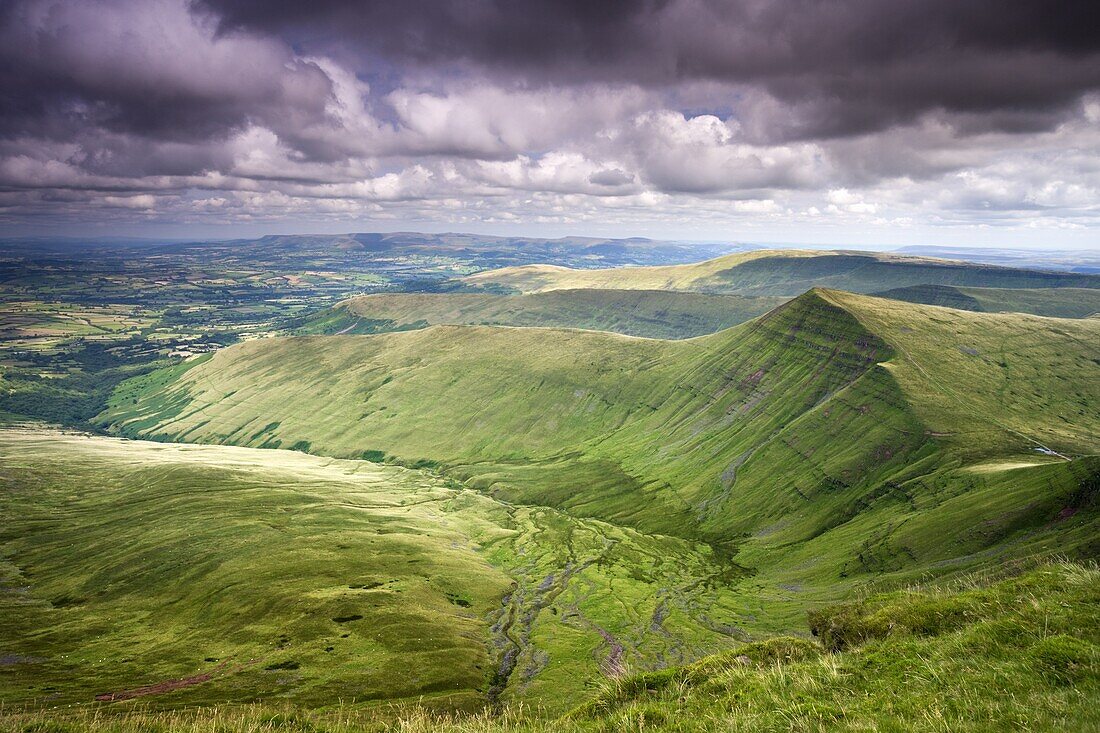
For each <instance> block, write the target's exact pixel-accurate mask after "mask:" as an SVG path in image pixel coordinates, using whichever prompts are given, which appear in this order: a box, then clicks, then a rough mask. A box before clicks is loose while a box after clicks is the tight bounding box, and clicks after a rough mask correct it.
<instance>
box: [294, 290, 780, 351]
mask: <svg viewBox="0 0 1100 733" xmlns="http://www.w3.org/2000/svg"><path fill="white" fill-rule="evenodd" d="M783 301H784V298H780V297H760V298H748V297H742V296H737V295H709V294H704V293H685V292H678V291H669V290H608V289H587V290H556V291H549V292H545V293H533V294H530V295H499V294H489V293H470V292H454V293H380V294H373V295H362V296H358V297H355V298H350V299H348V300H346V301H343V302H341V303H338V304H337V305H336V306H334V307H333V308H330V309H326V310H324V311H322V312H320V313H318V314H316V315H313V316H311V317H309V318H308V319H306V320H305V321H304V322H303V323H301V324H300V325H297V328H296V331H297V332H298V333H304V334H369V333H381V332H385V331H404V330H409V329H414V328H424V327H426V326H429V325H463V324H466V325H495V326H527V327H552V328H583V329H591V330H598V331H612V332H615V333H623V334H627V335H630V336H646V337H651V338H677V339H680V338H691V337H693V336H701V335H703V334H707V333H713V332H715V331H720V330H722V329H725V328H729V327H730V326H734V325H736V324H738V323H743V322H744V321H747V320H749V319H750V318H755V317H756V316H759V315H761V314H763V313H765V312H767V311H769V310H771V309H772V308H774V307H776V306H778V305H780V304H781V303H782V302H783Z"/></svg>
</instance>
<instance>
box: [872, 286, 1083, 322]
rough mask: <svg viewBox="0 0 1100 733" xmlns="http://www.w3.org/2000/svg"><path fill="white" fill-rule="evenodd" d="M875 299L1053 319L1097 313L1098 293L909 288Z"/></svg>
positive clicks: (1057, 290) (936, 287)
mask: <svg viewBox="0 0 1100 733" xmlns="http://www.w3.org/2000/svg"><path fill="white" fill-rule="evenodd" d="M876 295H881V296H882V297H884V298H894V299H895V300H907V301H909V302H911V303H925V304H928V305H942V306H947V307H949V308H962V309H963V310H969V311H983V312H988V313H1034V314H1035V315H1038V316H1054V317H1056V318H1088V317H1089V316H1092V315H1096V314H1097V313H1100V289H1089V288H1015V289H1011V288H957V287H953V286H950V285H911V286H909V287H904V288H894V289H892V290H886V291H884V292H881V293H876Z"/></svg>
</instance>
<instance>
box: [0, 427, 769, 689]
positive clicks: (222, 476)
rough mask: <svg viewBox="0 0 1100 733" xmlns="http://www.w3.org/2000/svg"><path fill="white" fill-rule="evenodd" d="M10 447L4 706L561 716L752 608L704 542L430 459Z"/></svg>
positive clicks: (2, 448)
mask: <svg viewBox="0 0 1100 733" xmlns="http://www.w3.org/2000/svg"><path fill="white" fill-rule="evenodd" d="M0 456H2V458H3V466H4V468H3V472H2V473H0V617H2V618H3V620H4V622H3V623H2V624H0V660H2V663H0V707H3V705H11V704H33V705H46V706H58V705H74V704H77V705H85V704H90V703H92V702H93V700H94V698H95V697H96V696H97V695H102V696H104V697H105V698H106V699H107V700H108V701H114V703H115V704H118V703H119V702H121V701H124V700H128V699H129V700H133V701H136V702H137V703H138V704H141V705H152V706H182V705H194V704H212V703H226V702H236V703H241V702H248V701H252V700H256V699H266V700H273V699H282V700H288V701H293V702H294V703H295V704H299V705H304V706H324V705H333V704H336V703H338V702H339V701H345V702H348V703H350V702H352V701H359V702H366V701H371V700H380V699H387V700H394V699H397V700H400V699H421V698H422V699H423V701H424V702H425V703H426V704H430V705H434V706H438V707H444V708H447V709H453V708H472V707H480V706H481V705H483V704H485V702H486V700H499V701H506V700H509V699H512V698H516V697H522V698H523V699H525V700H529V701H532V700H533V701H542V703H543V704H544V705H546V706H548V707H550V708H551V709H554V708H556V707H560V706H562V705H564V704H570V701H575V700H576V699H578V695H580V693H581V692H582V686H583V685H584V684H585V683H586V681H588V680H591V679H596V678H599V677H600V676H601V675H602V674H603V673H616V672H618V671H620V670H622V669H626V668H640V669H647V668H654V667H659V666H664V665H668V664H680V663H684V662H687V661H691V660H694V659H697V658H699V657H700V656H701V655H703V654H704V653H706V652H713V651H715V650H718V649H724V648H730V647H731V646H733V645H735V644H737V643H739V641H740V640H742V639H743V638H744V632H742V631H741V630H740V628H741V627H742V626H745V625H748V624H750V623H751V614H752V612H753V611H754V608H753V607H752V606H751V605H747V604H751V603H753V600H752V599H746V598H744V597H742V596H741V595H739V594H738V591H737V590H736V589H735V587H734V586H735V583H734V581H736V580H737V579H738V578H739V577H741V575H742V574H743V572H742V570H741V569H739V568H737V567H736V566H734V565H732V564H730V563H729V562H728V560H727V559H726V558H724V557H722V556H719V555H716V554H715V553H714V551H713V550H712V549H711V548H709V547H706V546H704V545H699V544H695V543H691V542H686V541H683V540H678V539H675V538H670V537H661V536H652V535H645V534H641V533H638V532H634V531H631V530H627V529H622V528H618V527H614V526H612V525H608V524H605V523H602V522H595V521H591V520H582V519H576V518H572V517H568V516H566V515H563V514H561V513H560V512H556V511H554V510H551V509H545V508H538V507H514V506H509V505H505V504H502V503H500V502H497V501H494V500H492V499H490V498H488V497H485V496H482V495H480V494H478V493H476V492H472V491H469V490H465V489H462V488H461V487H457V486H454V485H453V484H449V483H448V482H445V481H443V480H440V479H439V478H438V477H435V476H432V475H430V474H428V473H426V472H424V471H414V470H408V469H403V468H399V467H395V466H384V465H379V464H375V463H370V462H365V461H339V460H332V459H325V458H317V457H314V456H308V455H304V454H301V453H294V452H289V451H258V450H252V449H246V448H236V447H223V446H193V445H163V444H158V443H149V442H135V441H121V440H116V439H107V438H91V437H86V436H78V435H63V434H60V433H56V432H44V431H40V430H16V429H5V430H0ZM131 704H133V703H131Z"/></svg>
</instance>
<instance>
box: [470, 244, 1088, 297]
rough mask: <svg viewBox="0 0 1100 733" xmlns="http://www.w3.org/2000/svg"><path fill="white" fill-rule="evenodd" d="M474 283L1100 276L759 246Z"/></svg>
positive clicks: (861, 282)
mask: <svg viewBox="0 0 1100 733" xmlns="http://www.w3.org/2000/svg"><path fill="white" fill-rule="evenodd" d="M464 281H465V282H466V283H467V284H468V285H471V286H475V287H493V288H497V289H504V290H510V291H514V292H520V293H538V292H546V291H552V290H565V289H577V288H609V289H631V290H683V291H694V292H705V293H734V294H737V295H742V296H787V297H791V296H796V295H798V294H800V293H802V292H805V291H806V290H809V289H810V288H814V287H821V288H833V289H840V290H849V291H852V292H857V293H874V292H880V291H885V290H891V289H894V288H906V287H910V286H920V285H937V286H938V285H943V286H965V287H982V288H1089V289H1097V288H1100V277H1098V276H1096V275H1079V274H1069V273H1055V272H1041V271H1037V270H1020V269H1014V268H1008V267H995V266H992V265H980V264H975V263H969V262H954V261H950V260H938V259H933V258H926V257H903V256H900V255H892V254H885V253H876V252H846V251H841V250H838V251H831V252H821V251H812V250H757V251H753V252H742V253H738V254H732V255H726V256H724V257H718V258H715V259H713V260H707V261H705V262H700V263H696V264H690V265H668V266H662V267H632V268H616V269H601V270H573V269H569V268H565V267H557V266H553V265H527V266H524V267H507V268H503V269H500V270H490V271H488V272H483V273H478V274H476V275H471V276H469V277H466V278H465V279H464Z"/></svg>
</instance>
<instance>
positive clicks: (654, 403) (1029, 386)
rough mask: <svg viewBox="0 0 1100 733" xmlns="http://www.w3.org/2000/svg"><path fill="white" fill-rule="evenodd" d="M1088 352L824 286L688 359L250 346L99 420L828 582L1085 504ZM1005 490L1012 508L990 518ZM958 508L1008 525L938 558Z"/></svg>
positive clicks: (136, 394) (368, 345)
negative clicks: (317, 463) (376, 468)
mask: <svg viewBox="0 0 1100 733" xmlns="http://www.w3.org/2000/svg"><path fill="white" fill-rule="evenodd" d="M1098 336H1100V323H1097V322H1095V321H1093V320H1052V319H1043V318H1037V317H1028V316H1019V315H1002V314H975V313H969V312H965V311H955V310H950V309H943V308H936V307H931V306H915V305H912V304H907V303H902V302H899V301H892V300H887V299H881V298H870V297H866V296H858V295H852V294H847V293H838V292H833V291H814V292H811V293H807V294H806V295H803V296H801V297H799V298H797V299H795V300H794V301H791V302H790V303H788V304H786V305H784V306H782V307H780V308H778V309H776V310H774V311H772V312H771V313H769V314H767V315H765V316H763V317H761V318H758V319H756V320H754V321H751V322H749V323H746V324H742V325H741V326H737V327H735V328H732V329H729V330H727V331H722V332H719V333H716V334H712V335H710V336H705V337H700V338H696V339H689V340H685V341H678V342H670V341H657V340H647V339H636V338H627V337H622V336H615V335H611V334H603V333H595V332H582V331H563V330H549V329H537V330H536V329H515V328H499V327H497V328H494V327H472V326H465V327H462V326H444V327H432V328H427V329H424V330H421V331H415V332H405V333H393V334H382V335H377V336H337V337H307V338H292V339H270V340H263V341H256V342H250V343H246V344H242V345H240V346H236V347H232V348H230V349H226V350H223V351H221V352H219V353H217V354H215V355H214V357H213V358H212V359H210V360H209V361H206V362H203V363H198V364H194V365H193V366H191V367H190V368H189V369H187V371H185V372H182V373H176V374H165V375H164V376H163V377H156V375H154V378H151V379H148V380H144V381H138V382H133V383H130V384H127V385H125V386H124V387H123V388H121V389H120V390H118V391H117V392H116V394H115V397H114V399H113V402H112V407H111V409H110V411H109V412H108V413H107V414H106V415H105V416H104V419H105V420H107V421H108V422H109V423H110V424H111V425H112V426H113V428H112V429H113V430H115V431H117V432H119V433H122V434H126V435H133V436H144V437H154V438H157V439H160V440H185V441H198V442H215V443H233V444H238V445H251V446H256V447H280V446H281V447H284V448H285V447H297V448H299V449H303V450H309V451H311V452H318V453H323V454H329V455H337V456H344V457H359V456H367V457H372V458H375V459H380V458H382V457H383V456H385V457H386V458H387V460H392V461H398V462H402V463H405V464H407V465H432V466H436V467H439V468H441V469H442V470H444V471H445V472H446V473H447V475H450V476H453V477H455V478H457V479H460V480H463V481H465V482H466V483H467V484H468V485H470V486H472V487H475V488H478V489H480V490H482V491H484V492H487V493H490V494H493V495H495V496H499V497H501V498H505V499H507V500H509V501H518V502H524V503H532V504H544V505H550V506H556V507H562V508H565V509H567V510H568V511H570V512H571V513H573V514H574V515H578V516H593V517H599V518H601V519H606V520H610V521H613V522H616V523H621V524H628V525H631V526H635V527H638V528H640V529H643V530H646V531H652V532H663V533H666V534H672V535H677V536H681V537H688V538H701V539H705V540H707V541H709V542H713V543H716V544H718V545H723V544H728V543H731V542H733V541H735V540H736V541H737V542H738V543H740V545H739V548H740V554H739V555H738V557H739V558H745V559H744V562H743V564H749V565H752V566H753V567H757V568H765V567H769V566H770V567H774V568H775V569H776V570H775V572H777V573H779V572H785V571H783V570H782V568H781V566H782V565H783V563H785V562H787V561H788V560H789V561H790V562H791V563H792V564H793V563H795V557H796V556H798V555H799V553H803V552H812V553H814V555H813V556H814V557H815V560H814V564H815V565H817V566H818V571H817V572H816V575H817V577H819V578H820V579H821V580H822V582H823V583H824V582H827V581H828V580H830V579H831V580H836V579H838V578H841V577H846V576H848V575H850V574H851V573H853V572H857V573H858V572H880V571H883V570H886V571H899V570H903V569H905V568H915V567H921V566H927V564H929V563H931V562H935V561H940V560H948V559H951V558H957V557H960V556H962V555H969V554H972V553H975V552H980V551H983V550H985V549H986V548H989V547H992V546H995V545H998V544H999V543H1003V542H1005V541H1006V539H1007V538H1008V537H1009V536H1014V537H1015V535H1016V533H1018V532H1020V531H1026V532H1032V530H1036V529H1039V530H1042V528H1043V527H1045V526H1046V523H1047V522H1049V521H1050V518H1051V517H1054V516H1056V515H1057V514H1058V513H1059V512H1060V511H1062V510H1065V509H1066V508H1067V507H1071V508H1072V506H1074V504H1073V503H1074V502H1075V501H1083V502H1084V504H1082V505H1081V506H1092V504H1091V503H1090V502H1091V501H1092V498H1091V497H1092V496H1093V494H1092V493H1088V492H1087V491H1086V494H1087V496H1086V497H1085V499H1080V500H1078V499H1073V498H1072V497H1073V496H1075V495H1076V494H1075V493H1074V492H1078V491H1079V489H1080V487H1081V486H1083V485H1090V484H1089V481H1094V479H1093V478H1090V477H1094V476H1095V472H1096V465H1095V463H1094V462H1090V461H1088V460H1074V461H1070V460H1067V459H1066V457H1073V456H1081V455H1087V454H1095V453H1097V452H1098V448H1100V380H1097V379H1096V378H1095V377H1096V374H1097V368H1098V367H1097V365H1098V364H1100V361H1098V359H1100V353H1097V351H1096V347H1094V346H1093V344H1096V343H1100V339H1098ZM1044 472H1045V473H1044ZM1010 479H1011V480H1013V481H1015V482H1016V484H1018V485H1019V487H1020V488H1019V490H1018V493H1017V494H1016V495H1015V496H1017V497H1018V498H1019V501H1020V503H1019V504H1012V507H1014V508H1009V507H1000V508H998V507H997V505H996V501H994V498H995V497H996V495H997V492H998V487H1001V486H1004V485H1005V482H1007V481H1009V480H1010ZM1055 486H1057V487H1058V488H1057V489H1055V488H1054V487H1055ZM1089 491H1092V490H1089ZM961 495H972V497H971V499H972V502H973V506H974V507H977V509H976V510H975V511H976V515H975V516H974V519H975V521H977V522H979V523H980V522H983V521H990V522H993V524H991V525H990V526H997V527H1002V525H1004V526H1006V527H1007V528H1004V529H1003V530H998V531H991V532H989V533H988V534H987V535H985V536H982V535H981V534H980V533H979V534H976V535H975V534H967V535H966V536H959V537H958V538H957V540H956V541H955V542H954V543H938V542H937V541H936V539H937V538H938V537H942V536H945V535H951V534H952V533H953V532H954V531H955V530H956V529H957V527H956V526H955V524H954V519H953V517H952V516H951V514H950V513H949V512H945V511H944V510H943V507H944V506H945V504H947V503H948V502H951V501H953V500H954V497H957V496H961ZM1013 501H1014V502H1015V501H1016V499H1013ZM1006 512H1008V513H1009V514H1012V519H1011V521H1010V522H1009V521H1008V520H1007V519H1005V516H1006ZM1076 512H1077V509H1072V513H1071V516H1072V515H1073V514H1076ZM1090 517H1092V514H1090V513H1085V514H1082V515H1081V517H1079V518H1078V520H1079V521H1082V522H1085V524H1086V525H1087V526H1093V525H1091V524H1089V522H1091V519H1090ZM1006 522H1007V525H1006ZM916 526H920V527H923V529H921V531H919V532H917V533H916V534H913V535H912V536H910V534H912V532H911V530H912V528H913V527H916ZM1062 529H1064V527H1062V528H1054V529H1053V530H1052V529H1050V528H1049V527H1048V528H1047V529H1046V530H1042V532H1049V531H1061V530H1062ZM1083 531H1084V534H1083V535H1081V538H1080V542H1082V543H1084V545H1081V546H1082V547H1084V546H1087V545H1088V543H1089V542H1090V541H1091V540H1090V539H1089V537H1090V535H1089V534H1088V530H1083ZM1042 532H1040V534H1042ZM907 533H910V534H907ZM1032 533H1033V532H1032ZM1029 536H1030V535H1029ZM746 537H750V538H751V539H748V540H746V539H745V538H746ZM1015 540H1016V541H1018V540H1020V538H1019V537H1016V538H1015ZM1029 541H1030V540H1029ZM769 548H770V549H769ZM739 562H742V560H741V559H739Z"/></svg>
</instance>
